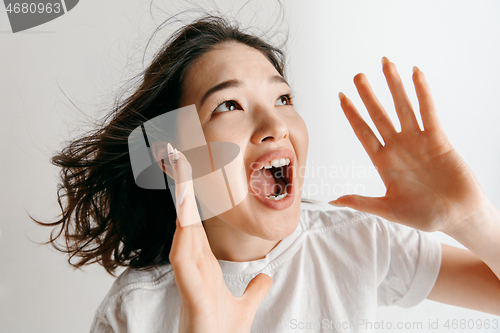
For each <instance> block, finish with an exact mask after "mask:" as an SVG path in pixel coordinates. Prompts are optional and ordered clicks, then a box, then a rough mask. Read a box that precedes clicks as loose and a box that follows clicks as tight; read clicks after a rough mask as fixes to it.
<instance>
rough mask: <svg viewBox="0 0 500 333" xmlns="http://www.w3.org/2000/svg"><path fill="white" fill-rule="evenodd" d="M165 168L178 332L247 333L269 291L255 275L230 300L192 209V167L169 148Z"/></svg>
mask: <svg viewBox="0 0 500 333" xmlns="http://www.w3.org/2000/svg"><path fill="white" fill-rule="evenodd" d="M169 152H172V153H171V154H169V162H170V163H171V165H172V166H173V175H174V180H175V183H176V197H177V200H176V202H177V203H176V209H177V216H178V218H177V228H176V230H175V234H174V238H173V242H172V248H171V251H170V255H169V260H170V263H171V264H172V267H173V269H174V275H175V281H176V283H177V287H178V289H179V293H180V296H181V302H182V304H181V310H180V319H179V332H190V333H191V332H217V333H219V332H231V333H237V332H250V327H251V325H252V321H253V318H254V315H255V312H256V311H257V307H258V306H259V304H260V303H261V302H262V300H263V299H264V296H265V295H266V294H267V292H268V291H269V288H270V287H271V285H272V279H271V278H270V277H269V276H268V275H266V274H262V273H261V274H259V275H257V276H256V277H255V278H254V279H253V280H252V281H250V283H249V284H248V286H247V288H246V290H245V293H244V294H243V295H242V296H240V297H234V296H233V295H232V294H231V292H230V291H229V290H228V289H227V287H226V284H225V282H224V279H223V277H222V270H221V268H220V265H219V262H218V261H217V259H216V258H215V256H214V255H213V253H212V250H211V248H210V244H209V242H208V239H207V235H206V233H205V229H204V228H203V225H202V223H201V219H200V215H199V213H198V208H197V206H196V201H195V196H194V190H193V183H192V180H191V165H190V164H189V161H188V160H187V159H186V157H185V156H184V155H183V154H182V153H180V152H177V150H175V152H173V151H172V149H171V146H170V145H169Z"/></svg>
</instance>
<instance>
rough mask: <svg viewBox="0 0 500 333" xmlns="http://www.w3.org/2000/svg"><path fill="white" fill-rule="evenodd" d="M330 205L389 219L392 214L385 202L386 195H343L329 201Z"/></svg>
mask: <svg viewBox="0 0 500 333" xmlns="http://www.w3.org/2000/svg"><path fill="white" fill-rule="evenodd" d="M329 204H330V205H332V206H344V207H349V208H352V209H355V210H359V211H361V212H365V213H369V214H374V215H378V216H380V217H383V218H385V219H389V218H390V215H391V214H392V209H391V208H390V206H389V204H388V203H387V198H386V197H377V198H372V197H365V196H362V195H355V194H352V195H344V196H342V197H340V198H338V199H337V200H333V201H330V202H329Z"/></svg>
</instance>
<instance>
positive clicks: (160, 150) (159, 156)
mask: <svg viewBox="0 0 500 333" xmlns="http://www.w3.org/2000/svg"><path fill="white" fill-rule="evenodd" d="M152 148H153V155H154V156H155V160H156V162H158V165H159V166H160V169H162V170H163V172H165V173H166V174H167V175H169V176H170V178H172V179H174V174H173V169H172V165H171V164H170V160H169V158H168V157H169V156H168V150H167V143H166V142H153V147H152Z"/></svg>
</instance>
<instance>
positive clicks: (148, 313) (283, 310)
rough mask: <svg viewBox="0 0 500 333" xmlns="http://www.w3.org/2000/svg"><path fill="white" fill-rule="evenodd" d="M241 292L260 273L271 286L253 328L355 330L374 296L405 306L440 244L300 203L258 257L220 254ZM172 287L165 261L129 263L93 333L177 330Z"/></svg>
mask: <svg viewBox="0 0 500 333" xmlns="http://www.w3.org/2000/svg"><path fill="white" fill-rule="evenodd" d="M219 263H220V265H221V268H222V272H223V275H224V280H225V282H226V285H227V287H228V288H229V290H230V291H231V293H232V294H233V295H235V296H240V295H241V294H243V292H244V291H245V288H246V286H247V285H248V283H249V282H250V280H251V279H252V278H253V277H255V275H257V274H258V273H260V272H263V273H266V274H268V275H269V276H271V277H272V279H273V285H272V286H271V289H270V290H269V292H268V294H267V295H266V296H265V298H264V300H263V301H262V303H261V304H260V305H259V308H258V309H257V312H256V314H255V318H254V322H253V324H252V329H251V332H255V333H261V332H294V331H295V332H299V331H304V329H306V330H307V329H308V328H309V330H308V331H309V332H319V331H327V332H335V331H338V332H358V331H359V332H361V331H363V332H364V331H366V327H364V326H363V322H367V321H368V322H374V321H375V320H376V318H375V315H376V307H377V305H394V304H395V305H399V306H401V307H410V306H413V305H416V304H417V303H419V302H421V301H422V300H424V299H425V298H426V297H427V295H428V294H429V293H430V291H431V289H432V287H433V286H434V283H435V281H436V279H437V276H438V273H439V268H440V264H441V247H440V244H439V242H438V241H437V240H436V239H435V238H433V237H431V235H429V234H427V233H425V232H420V231H417V230H415V229H411V228H408V227H405V226H403V225H399V224H396V223H392V222H388V221H386V220H384V219H381V218H379V217H376V216H373V215H369V214H365V213H361V212H356V211H351V210H347V209H345V210H330V211H321V210H302V211H301V217H300V223H299V225H298V227H297V229H296V231H295V232H294V233H293V234H292V235H290V236H289V237H287V238H285V239H283V240H282V241H281V242H280V243H279V244H278V245H277V246H276V247H275V248H274V249H273V250H272V251H271V252H269V253H268V255H267V256H266V257H265V258H263V259H259V260H254V261H248V262H230V261H224V260H219ZM179 310H180V296H179V292H178V290H177V286H176V283H175V279H174V274H173V270H172V267H171V266H170V265H164V266H160V267H157V268H155V269H152V270H148V271H138V270H134V269H127V270H126V271H125V272H123V274H122V275H120V277H119V278H118V279H117V280H116V281H115V283H114V284H113V286H112V288H111V290H110V291H109V293H108V295H107V296H106V297H105V299H104V300H103V302H102V303H101V305H100V307H99V308H98V309H97V311H96V316H95V318H94V321H93V323H92V328H91V332H99V333H104V332H115V333H117V332H128V333H144V332H147V333H156V332H158V333H159V332H162V333H165V332H176V333H177V329H178V321H179Z"/></svg>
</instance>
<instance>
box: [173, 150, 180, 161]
mask: <svg viewBox="0 0 500 333" xmlns="http://www.w3.org/2000/svg"><path fill="white" fill-rule="evenodd" d="M178 159H179V153H178V152H177V148H174V163H177V160H178Z"/></svg>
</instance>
